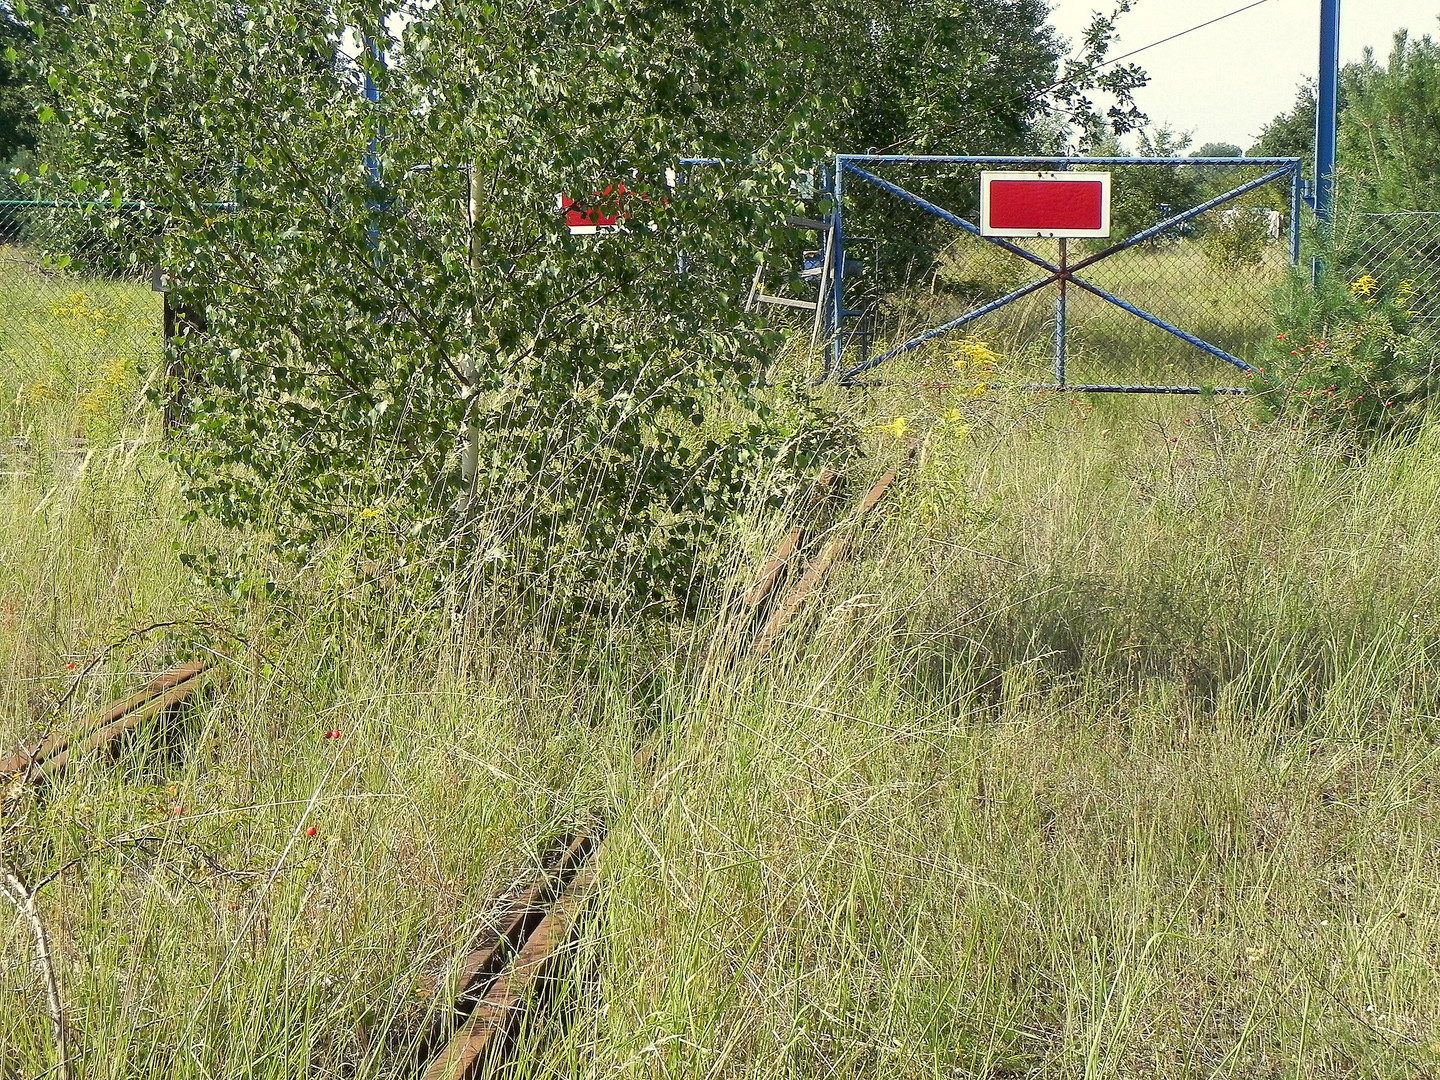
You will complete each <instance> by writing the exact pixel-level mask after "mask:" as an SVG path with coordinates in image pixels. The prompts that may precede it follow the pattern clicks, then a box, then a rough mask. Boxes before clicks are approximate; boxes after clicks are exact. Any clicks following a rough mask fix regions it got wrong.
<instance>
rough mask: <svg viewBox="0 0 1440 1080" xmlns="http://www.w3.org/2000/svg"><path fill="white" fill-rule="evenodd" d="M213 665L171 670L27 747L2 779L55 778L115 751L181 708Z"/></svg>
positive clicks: (4, 768) (7, 763)
mask: <svg viewBox="0 0 1440 1080" xmlns="http://www.w3.org/2000/svg"><path fill="white" fill-rule="evenodd" d="M213 667H214V661H213V660H195V661H191V662H189V663H185V664H179V665H177V666H175V667H173V668H171V669H170V670H169V671H166V672H164V673H163V674H161V675H160V676H158V677H157V678H155V679H153V680H152V681H151V682H150V683H149V684H148V685H147V686H146V687H145V688H144V689H143V690H138V691H136V692H135V693H133V694H131V695H130V696H129V697H126V698H122V699H121V700H119V701H116V702H114V703H112V704H111V705H110V706H108V707H107V708H106V709H105V710H104V711H103V712H101V713H100V714H99V715H98V716H95V717H92V718H91V719H89V720H88V721H86V722H84V723H82V724H81V725H80V727H79V728H78V730H75V731H72V732H69V733H66V734H60V733H56V734H52V735H47V736H46V737H45V738H43V739H41V740H40V741H39V742H38V743H36V744H34V745H33V746H24V747H21V748H20V749H19V750H17V751H16V752H15V753H13V754H11V755H10V756H9V757H8V758H6V759H5V760H4V761H0V776H5V777H9V778H11V779H12V780H13V782H14V785H17V786H24V785H26V784H32V783H38V782H41V781H45V780H53V779H54V778H55V777H57V776H59V775H60V774H61V773H62V772H64V771H65V770H66V769H67V768H68V767H69V766H70V765H71V763H72V762H74V760H75V759H76V758H77V757H78V756H79V755H81V754H84V753H88V752H89V751H91V750H97V749H100V748H106V749H113V747H114V746H115V744H116V741H117V740H118V739H119V738H120V737H121V736H122V735H124V734H125V733H126V732H128V731H132V730H134V729H135V728H137V727H139V726H140V725H141V724H143V723H145V722H146V721H148V720H152V719H155V718H156V717H159V716H162V715H165V714H166V713H168V712H170V711H171V710H173V709H175V708H176V707H177V706H178V705H179V704H180V703H181V702H183V701H185V700H186V699H187V698H189V697H190V696H191V695H193V694H194V693H195V691H196V690H198V689H199V688H200V687H201V686H202V685H203V683H204V681H205V680H204V676H205V675H206V673H207V672H209V671H210V670H211V669H212V668H213ZM11 790H12V791H13V790H14V787H12V789H11Z"/></svg>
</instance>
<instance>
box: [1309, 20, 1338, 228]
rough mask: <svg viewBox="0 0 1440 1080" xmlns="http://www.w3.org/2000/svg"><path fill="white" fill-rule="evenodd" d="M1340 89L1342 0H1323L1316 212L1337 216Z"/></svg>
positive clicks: (1321, 216)
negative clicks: (1337, 139) (1336, 152)
mask: <svg viewBox="0 0 1440 1080" xmlns="http://www.w3.org/2000/svg"><path fill="white" fill-rule="evenodd" d="M1339 93H1340V0H1320V89H1319V94H1318V97H1317V99H1316V107H1315V127H1316V131H1315V215H1316V217H1318V218H1319V219H1320V221H1321V222H1322V223H1324V224H1326V225H1329V224H1330V222H1331V220H1332V219H1333V218H1334V216H1335V144H1336V138H1337V126H1338V113H1339V104H1340V103H1339Z"/></svg>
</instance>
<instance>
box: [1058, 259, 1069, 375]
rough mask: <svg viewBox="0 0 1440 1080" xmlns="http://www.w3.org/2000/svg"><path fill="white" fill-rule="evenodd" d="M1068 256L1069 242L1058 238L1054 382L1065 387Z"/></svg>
mask: <svg viewBox="0 0 1440 1080" xmlns="http://www.w3.org/2000/svg"><path fill="white" fill-rule="evenodd" d="M1069 256H1070V242H1069V241H1068V240H1067V239H1066V238H1065V237H1063V236H1062V237H1061V238H1060V279H1059V283H1058V291H1057V292H1056V295H1055V383H1056V385H1057V386H1059V387H1060V388H1061V389H1064V387H1065V338H1066V334H1067V332H1068V330H1069V327H1068V325H1067V322H1068V320H1067V314H1068V313H1067V311H1066V307H1065V273H1066V267H1067V266H1068V261H1069Z"/></svg>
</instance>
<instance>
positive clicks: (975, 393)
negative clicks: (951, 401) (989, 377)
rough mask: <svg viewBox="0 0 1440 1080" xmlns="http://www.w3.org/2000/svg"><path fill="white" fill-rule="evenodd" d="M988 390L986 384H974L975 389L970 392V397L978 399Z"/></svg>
mask: <svg viewBox="0 0 1440 1080" xmlns="http://www.w3.org/2000/svg"><path fill="white" fill-rule="evenodd" d="M988 389H989V386H988V384H986V383H983V382H982V383H976V384H975V389H974V390H971V391H970V396H971V397H979V396H980V395H981V394H983V393H985V391H986V390H988Z"/></svg>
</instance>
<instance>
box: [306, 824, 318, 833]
mask: <svg viewBox="0 0 1440 1080" xmlns="http://www.w3.org/2000/svg"><path fill="white" fill-rule="evenodd" d="M315 832H316V829H315V826H314V825H311V826H310V827H309V828H308V829H306V830H305V835H306V836H314V835H315Z"/></svg>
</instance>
